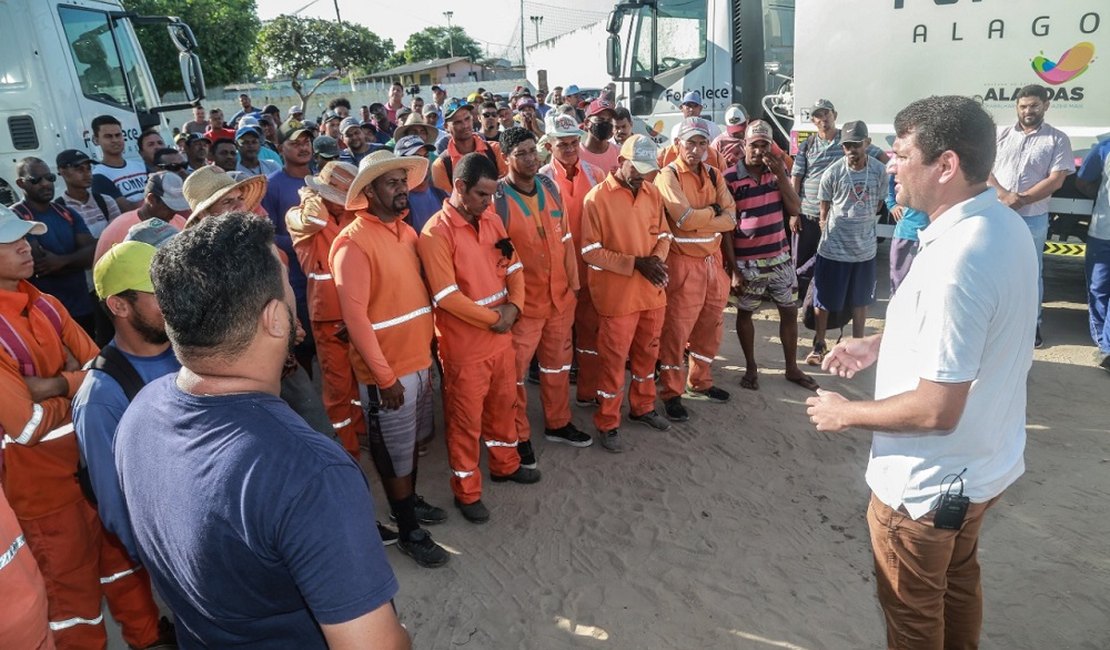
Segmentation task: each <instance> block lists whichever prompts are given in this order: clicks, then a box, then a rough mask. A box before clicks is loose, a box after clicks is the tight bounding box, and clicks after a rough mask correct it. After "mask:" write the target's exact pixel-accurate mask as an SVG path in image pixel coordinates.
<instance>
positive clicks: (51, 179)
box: [24, 172, 58, 185]
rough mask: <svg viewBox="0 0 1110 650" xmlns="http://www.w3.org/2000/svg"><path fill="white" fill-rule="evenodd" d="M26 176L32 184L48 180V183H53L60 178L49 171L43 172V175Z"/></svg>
mask: <svg viewBox="0 0 1110 650" xmlns="http://www.w3.org/2000/svg"><path fill="white" fill-rule="evenodd" d="M24 178H25V179H26V181H27V182H28V183H30V184H31V185H38V184H39V183H41V182H43V181H46V182H47V183H53V182H54V181H56V180H58V177H57V176H55V175H54V174H51V173H49V172H48V173H46V174H43V175H42V176H25V177H24Z"/></svg>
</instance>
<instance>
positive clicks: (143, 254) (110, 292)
mask: <svg viewBox="0 0 1110 650" xmlns="http://www.w3.org/2000/svg"><path fill="white" fill-rule="evenodd" d="M157 252H158V249H157V248H155V247H153V246H151V245H150V244H144V243H143V242H138V241H125V242H123V243H122V244H116V245H115V246H113V247H111V248H109V249H108V252H107V253H105V254H104V257H101V258H100V259H99V260H97V262H96V266H94V267H93V285H94V286H95V287H96V295H97V296H99V297H100V299H101V300H105V299H107V298H108V297H109V296H114V295H116V294H117V293H122V292H124V291H127V290H128V289H130V290H132V291H142V292H144V293H154V284H153V283H152V282H151V281H150V263H151V262H152V261H153V260H154V254H155V253H157Z"/></svg>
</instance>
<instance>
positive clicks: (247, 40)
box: [123, 0, 261, 94]
mask: <svg viewBox="0 0 1110 650" xmlns="http://www.w3.org/2000/svg"><path fill="white" fill-rule="evenodd" d="M123 6H124V8H125V9H126V10H128V11H133V12H135V13H137V14H140V15H148V16H177V17H179V18H181V19H182V20H183V21H185V22H186V23H187V24H188V25H189V27H191V28H192V30H193V34H194V35H195V36H196V37H197V44H198V46H199V47H198V48H197V54H198V55H199V56H200V63H201V69H203V70H204V81H205V83H207V84H208V85H210V86H223V85H225V84H229V83H233V82H236V81H242V80H244V79H246V78H247V76H248V75H249V74H250V69H251V68H250V53H251V49H252V48H253V47H254V41H255V38H256V37H257V36H258V29H259V27H260V25H261V23H260V22H259V20H258V14H257V13H256V11H255V0H123ZM135 31H136V32H137V33H138V36H139V43H140V44H141V45H142V47H143V53H144V54H145V55H146V59H147V63H148V65H149V66H150V71H151V73H152V74H153V75H154V82H155V83H156V84H157V85H158V91H159V92H160V93H163V94H164V93H166V92H168V91H172V90H181V89H182V84H181V68H180V67H179V65H178V60H177V48H176V47H174V45H173V42H172V41H171V40H170V37H169V35H168V34H167V33H166V29H165V27H155V26H138V27H136V28H135Z"/></svg>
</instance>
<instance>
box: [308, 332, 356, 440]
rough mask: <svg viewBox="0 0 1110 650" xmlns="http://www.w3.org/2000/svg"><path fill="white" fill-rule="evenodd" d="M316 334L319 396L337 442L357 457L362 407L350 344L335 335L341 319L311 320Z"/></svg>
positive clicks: (313, 333) (314, 334)
mask: <svg viewBox="0 0 1110 650" xmlns="http://www.w3.org/2000/svg"><path fill="white" fill-rule="evenodd" d="M311 325H312V335H313V336H314V337H315V338H316V354H317V356H318V358H319V359H320V371H321V373H322V375H323V376H322V377H321V380H322V381H321V383H322V385H323V391H322V397H323V400H324V408H325V409H326V410H327V412H328V419H329V420H330V421H331V425H332V428H333V429H335V434H336V435H337V436H338V437H339V442H340V443H341V444H342V445H343V448H344V449H346V450H347V452H348V453H350V454H351V455H352V456H354V457H355V458H356V459H357V458H358V457H359V451H360V450H359V441H358V437H359V434H360V433H361V432H363V431H364V430H365V427H366V423H365V420H364V419H363V413H362V407H361V406H359V405H357V404H355V403H354V402H357V401H358V396H359V386H358V380H357V379H356V378H355V373H354V370H352V369H351V361H350V357H349V356H348V355H349V351H348V350H349V347H350V344H349V343H346V342H344V341H342V340H340V339H339V338H338V337H337V336H336V332H338V331H339V327H340V326H341V325H342V322H341V321H312V323H311Z"/></svg>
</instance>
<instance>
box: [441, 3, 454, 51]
mask: <svg viewBox="0 0 1110 650" xmlns="http://www.w3.org/2000/svg"><path fill="white" fill-rule="evenodd" d="M443 17H444V18H446V19H447V49H448V51H450V52H451V58H452V59H453V58H455V38H454V37H453V36H452V35H451V19H452V18H454V17H455V12H453V11H445V12H443Z"/></svg>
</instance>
